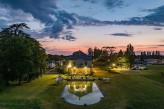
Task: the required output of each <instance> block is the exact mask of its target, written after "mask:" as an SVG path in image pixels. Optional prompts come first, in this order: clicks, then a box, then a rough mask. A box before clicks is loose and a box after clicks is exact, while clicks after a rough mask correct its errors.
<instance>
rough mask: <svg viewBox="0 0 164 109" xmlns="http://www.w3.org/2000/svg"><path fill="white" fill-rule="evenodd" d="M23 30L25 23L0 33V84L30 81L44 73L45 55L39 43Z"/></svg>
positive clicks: (26, 27) (14, 25)
mask: <svg viewBox="0 0 164 109" xmlns="http://www.w3.org/2000/svg"><path fill="white" fill-rule="evenodd" d="M23 29H29V27H28V26H27V25H26V24H25V23H20V24H13V25H11V26H9V27H8V28H5V29H2V31H0V84H1V85H9V84H10V82H11V81H18V83H19V84H21V82H22V81H28V82H29V81H31V80H32V79H34V78H36V77H38V76H39V75H41V74H43V73H44V72H45V68H46V64H47V62H46V59H47V55H46V52H45V49H44V48H43V47H41V45H40V44H39V42H38V41H37V40H35V39H34V38H31V37H30V35H29V34H27V33H25V32H24V31H23Z"/></svg>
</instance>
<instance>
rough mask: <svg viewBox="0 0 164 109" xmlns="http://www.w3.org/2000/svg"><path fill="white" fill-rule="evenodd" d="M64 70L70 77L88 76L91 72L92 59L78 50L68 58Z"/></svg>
mask: <svg viewBox="0 0 164 109" xmlns="http://www.w3.org/2000/svg"><path fill="white" fill-rule="evenodd" d="M66 69H67V72H69V74H71V75H89V74H91V71H92V57H91V56H88V55H86V54H85V53H83V52H82V51H80V50H79V51H77V52H74V53H73V54H72V55H71V56H69V57H68V65H67V68H66Z"/></svg>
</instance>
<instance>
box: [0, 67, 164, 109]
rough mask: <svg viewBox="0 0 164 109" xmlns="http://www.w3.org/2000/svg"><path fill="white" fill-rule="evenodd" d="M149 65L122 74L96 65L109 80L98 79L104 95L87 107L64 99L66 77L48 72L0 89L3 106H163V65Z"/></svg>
mask: <svg viewBox="0 0 164 109" xmlns="http://www.w3.org/2000/svg"><path fill="white" fill-rule="evenodd" d="M149 69H150V70H147V71H139V72H140V73H139V74H129V73H128V74H122V73H120V74H119V73H113V72H112V73H110V72H106V71H103V70H100V69H99V68H94V72H95V76H96V77H109V78H110V82H109V83H104V82H102V81H97V82H96V83H97V85H98V86H99V88H100V89H101V90H102V92H103V94H104V95H105V97H104V98H103V99H102V100H101V101H100V102H99V103H97V104H94V105H90V106H86V107H85V106H76V105H71V104H69V103H66V102H65V101H64V100H63V99H61V98H60V96H61V93H62V91H63V89H64V86H65V84H66V81H64V82H63V83H62V84H60V85H54V79H55V77H56V76H57V75H56V74H45V75H43V76H42V77H40V78H38V79H36V80H34V81H32V82H30V83H24V84H22V85H21V86H13V87H10V88H7V89H6V90H5V91H4V92H2V93H0V109H67V108H68V109H82V108H86V109H164V84H163V83H161V81H160V79H161V77H160V76H158V75H159V73H158V72H160V71H162V70H163V69H164V66H149ZM150 75H151V77H149V76H150ZM156 75H157V77H156Z"/></svg>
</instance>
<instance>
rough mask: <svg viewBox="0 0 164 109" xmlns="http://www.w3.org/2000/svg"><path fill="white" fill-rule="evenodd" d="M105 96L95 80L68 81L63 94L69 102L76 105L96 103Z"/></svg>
mask: <svg viewBox="0 0 164 109" xmlns="http://www.w3.org/2000/svg"><path fill="white" fill-rule="evenodd" d="M103 97H104V96H103V94H102V93H101V91H100V90H99V88H98V86H97V85H96V83H95V82H81V81H80V82H68V84H67V85H66V86H65V89H64V92H63V94H62V98H64V99H65V100H66V101H67V102H68V103H71V104H76V105H84V104H87V105H90V104H95V103H97V102H99V101H100V100H101V98H103Z"/></svg>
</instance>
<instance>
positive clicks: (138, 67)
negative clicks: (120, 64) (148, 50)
mask: <svg viewBox="0 0 164 109" xmlns="http://www.w3.org/2000/svg"><path fill="white" fill-rule="evenodd" d="M131 70H148V68H147V67H145V66H137V65H135V66H133V67H132V68H131Z"/></svg>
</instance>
